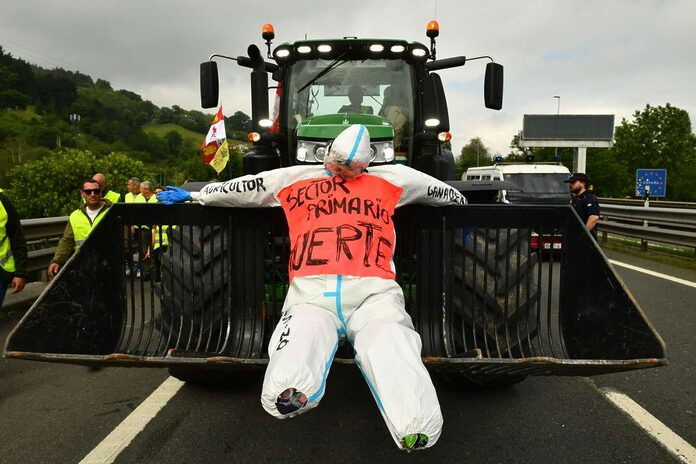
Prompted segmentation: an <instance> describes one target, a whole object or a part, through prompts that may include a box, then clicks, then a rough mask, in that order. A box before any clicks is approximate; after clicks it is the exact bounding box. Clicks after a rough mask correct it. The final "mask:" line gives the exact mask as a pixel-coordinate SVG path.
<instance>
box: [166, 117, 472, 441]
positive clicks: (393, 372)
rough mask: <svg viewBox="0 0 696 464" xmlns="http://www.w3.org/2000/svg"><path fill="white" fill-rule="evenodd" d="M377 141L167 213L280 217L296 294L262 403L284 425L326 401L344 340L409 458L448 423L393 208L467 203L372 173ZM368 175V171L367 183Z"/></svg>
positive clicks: (432, 185) (417, 181)
mask: <svg viewBox="0 0 696 464" xmlns="http://www.w3.org/2000/svg"><path fill="white" fill-rule="evenodd" d="M369 162H370V136H369V133H368V131H367V129H366V128H365V126H363V125H352V126H349V127H348V128H347V129H346V130H344V131H343V132H342V133H341V134H340V135H339V136H338V137H337V138H336V139H335V140H334V142H333V143H332V145H331V147H330V149H329V151H328V153H327V155H326V157H325V161H324V165H323V166H321V165H301V166H293V167H289V168H282V169H275V170H272V171H267V172H262V173H260V174H256V175H248V176H244V177H240V178H237V179H233V180H230V181H227V182H220V183H214V184H209V185H207V186H205V187H204V188H203V189H201V191H200V192H194V193H191V194H190V195H189V193H188V192H185V191H183V190H181V189H176V188H171V187H170V188H169V190H168V191H167V192H163V193H161V194H159V195H158V198H159V199H160V201H161V202H163V203H165V204H172V203H178V202H181V201H185V200H190V199H193V200H197V201H199V202H200V203H201V204H203V205H214V206H235V207H244V206H246V207H260V206H261V207H263V206H281V207H282V208H283V210H284V211H285V215H286V217H287V220H288V226H289V231H290V241H291V247H292V248H291V254H290V262H289V271H290V287H289V290H288V294H287V298H286V300H285V304H284V306H283V313H282V318H281V320H280V322H279V324H278V325H277V326H276V329H275V331H274V333H273V335H272V337H271V341H270V344H269V346H268V354H269V357H270V361H269V364H268V369H267V370H266V376H265V378H264V382H263V392H262V394H261V403H262V405H263V407H264V409H265V410H266V411H267V412H268V413H269V414H271V415H273V416H275V417H278V418H281V419H284V418H286V417H292V416H295V415H297V414H301V413H303V412H306V411H308V410H310V409H312V408H314V407H316V406H317V405H318V404H319V401H321V398H322V397H323V396H324V390H325V385H326V377H327V375H328V373H329V369H330V367H331V363H332V360H333V357H334V354H335V353H336V349H337V348H338V344H339V341H340V338H341V337H346V339H347V340H348V342H350V343H351V344H352V345H353V348H354V349H355V360H356V363H357V365H358V367H359V368H360V370H361V371H362V373H363V375H364V377H365V380H366V381H367V383H368V385H369V387H370V390H371V391H372V394H373V396H374V398H375V401H376V402H377V406H378V407H379V410H380V412H381V413H382V416H383V417H384V421H385V422H386V424H387V427H388V428H389V431H390V432H391V435H392V437H393V439H394V441H395V442H396V443H397V445H398V446H399V447H401V448H402V449H405V450H407V451H411V450H414V449H422V448H427V447H430V446H432V445H434V444H435V442H436V441H437V439H438V438H439V437H440V433H441V430H442V414H441V412H440V406H439V403H438V400H437V394H436V392H435V388H434V387H433V384H432V381H431V380H430V376H429V375H428V372H427V370H426V369H425V366H424V365H423V362H422V360H421V340H420V337H419V335H418V334H417V333H416V331H415V330H414V329H413V323H412V322H411V317H410V316H409V315H408V314H407V313H406V310H405V307H404V297H403V293H402V291H401V288H400V287H399V285H398V284H397V283H396V281H395V278H396V274H395V269H394V263H393V261H392V256H393V253H394V244H395V239H396V237H395V231H394V225H393V222H392V215H393V213H394V209H395V208H397V207H399V206H402V205H405V204H408V203H421V204H429V205H434V206H438V205H452V204H458V205H463V204H466V200H465V198H464V197H463V196H462V195H461V194H460V193H459V192H458V191H457V190H456V189H454V188H452V187H450V186H448V185H447V184H445V183H443V182H440V181H439V180H437V179H435V178H433V177H430V176H428V175H426V174H423V173H421V172H419V171H416V170H414V169H411V168H409V167H406V166H402V165H385V166H373V167H370V169H369V172H368V171H366V170H365V169H366V168H367V166H368V165H369ZM363 171H365V172H363Z"/></svg>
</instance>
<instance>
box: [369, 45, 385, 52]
mask: <svg viewBox="0 0 696 464" xmlns="http://www.w3.org/2000/svg"><path fill="white" fill-rule="evenodd" d="M370 51H371V52H374V53H379V52H383V51H384V45H382V44H372V45H370Z"/></svg>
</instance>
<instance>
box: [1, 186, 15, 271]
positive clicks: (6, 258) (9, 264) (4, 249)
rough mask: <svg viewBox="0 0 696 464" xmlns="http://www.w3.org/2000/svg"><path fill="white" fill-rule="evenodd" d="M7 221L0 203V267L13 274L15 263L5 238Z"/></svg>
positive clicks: (6, 237)
mask: <svg viewBox="0 0 696 464" xmlns="http://www.w3.org/2000/svg"><path fill="white" fill-rule="evenodd" d="M0 192H2V189H0ZM7 219H8V217H7V211H6V210H5V207H4V206H3V204H2V203H0V267H2V268H3V269H4V270H5V271H6V272H14V271H15V262H14V257H13V256H12V247H11V245H10V237H8V236H7Z"/></svg>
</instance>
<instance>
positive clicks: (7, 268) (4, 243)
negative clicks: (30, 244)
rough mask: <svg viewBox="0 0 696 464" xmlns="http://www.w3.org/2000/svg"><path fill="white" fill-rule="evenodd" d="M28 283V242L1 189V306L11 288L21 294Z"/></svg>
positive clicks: (15, 212) (11, 206) (15, 213)
mask: <svg viewBox="0 0 696 464" xmlns="http://www.w3.org/2000/svg"><path fill="white" fill-rule="evenodd" d="M26 282H27V242H26V240H25V239H24V232H23V231H22V224H21V223H20V222H19V216H18V215H17V211H16V210H15V208H14V206H13V205H12V202H10V200H9V198H7V197H6V196H5V195H3V194H2V189H0V306H2V301H3V300H4V299H5V293H6V292H7V287H8V286H9V287H10V288H11V290H12V293H19V292H21V291H22V290H23V289H24V285H25V284H26Z"/></svg>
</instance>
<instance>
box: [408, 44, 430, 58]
mask: <svg viewBox="0 0 696 464" xmlns="http://www.w3.org/2000/svg"><path fill="white" fill-rule="evenodd" d="M411 53H412V54H413V56H415V57H417V58H423V57H424V56H426V55H427V54H428V51H427V50H426V49H424V48H420V47H418V48H414V49H413V50H411Z"/></svg>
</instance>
